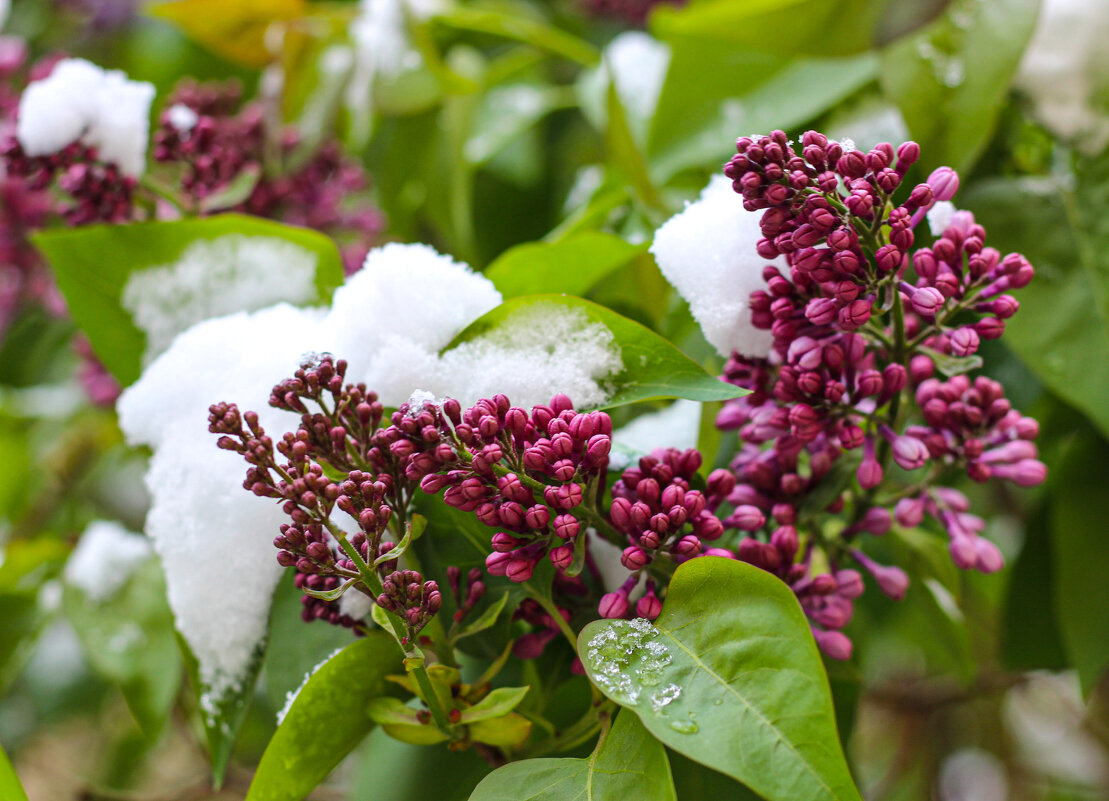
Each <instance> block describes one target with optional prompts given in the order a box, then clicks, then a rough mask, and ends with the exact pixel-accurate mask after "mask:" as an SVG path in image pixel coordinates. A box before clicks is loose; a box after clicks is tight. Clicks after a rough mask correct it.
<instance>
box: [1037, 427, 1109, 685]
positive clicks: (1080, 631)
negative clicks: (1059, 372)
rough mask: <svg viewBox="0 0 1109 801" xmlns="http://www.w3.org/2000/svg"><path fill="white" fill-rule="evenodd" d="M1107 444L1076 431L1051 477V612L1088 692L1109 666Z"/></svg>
mask: <svg viewBox="0 0 1109 801" xmlns="http://www.w3.org/2000/svg"><path fill="white" fill-rule="evenodd" d="M1106 464H1109V443H1106V442H1105V441H1104V440H1102V439H1101V438H1099V437H1096V436H1092V435H1088V436H1079V437H1076V438H1075V441H1074V442H1073V443H1072V444H1071V446H1070V448H1068V451H1067V454H1066V459H1065V461H1063V463H1062V464H1057V465H1055V473H1054V475H1052V476H1051V485H1050V498H1051V529H1052V537H1051V539H1052V545H1053V546H1054V551H1055V560H1054V562H1055V563H1054V568H1055V611H1056V614H1057V615H1058V619H1059V629H1060V631H1061V633H1062V635H1063V644H1064V645H1065V646H1066V649H1067V652H1068V654H1069V655H1070V658H1071V662H1072V663H1073V664H1074V666H1075V667H1076V668H1077V670H1078V676H1079V679H1081V681H1082V687H1083V689H1084V690H1086V691H1087V692H1089V691H1090V690H1091V689H1092V688H1093V687H1094V685H1095V684H1096V683H1097V680H1098V678H1099V677H1100V676H1101V675H1102V673H1104V671H1105V670H1106V668H1109V582H1107V581H1106V580H1105V576H1106V575H1109V549H1107V548H1106V547H1105V537H1106V529H1107V528H1109V522H1107V521H1109V493H1107V492H1106V491H1105V466H1106Z"/></svg>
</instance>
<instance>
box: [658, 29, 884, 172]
mask: <svg viewBox="0 0 1109 801" xmlns="http://www.w3.org/2000/svg"><path fill="white" fill-rule="evenodd" d="M668 43H669V45H670V48H671V51H672V53H673V55H672V58H671V63H670V71H669V73H668V74H667V77H666V81H665V83H664V84H663V88H662V93H661V95H660V97H659V103H658V111H657V112H656V114H655V117H654V120H653V122H652V127H651V133H650V138H649V140H648V148H647V152H648V156H649V157H650V163H651V169H652V172H653V174H654V176H655V178H656V180H658V181H665V180H667V179H668V178H669V177H670V176H672V175H674V174H675V173H677V172H679V171H680V170H683V169H687V168H690V167H701V168H710V167H711V168H712V169H714V170H715V169H719V166H720V164H722V163H723V162H725V161H727V159H728V158H729V157H730V156H732V155H734V154H735V140H736V137H737V136H741V135H745V134H749V133H752V132H769V131H771V130H773V129H775V128H781V129H783V130H790V129H792V128H794V127H796V126H799V125H801V124H802V123H805V122H808V121H809V120H812V119H813V118H814V117H816V116H818V115H820V114H822V113H823V112H825V111H827V110H828V109H830V108H832V107H833V106H834V105H836V104H837V103H839V102H840V101H841V100H843V99H844V98H845V97H847V96H848V95H850V94H852V93H854V92H856V91H858V90H859V89H860V88H861V87H863V86H864V85H866V84H867V83H869V82H871V81H872V80H874V78H875V77H876V76H877V73H878V59H877V58H876V57H875V56H874V54H873V53H864V54H862V55H858V56H850V57H846V58H823V59H797V60H793V59H791V58H789V57H788V56H783V55H775V54H768V53H757V52H753V51H750V50H746V49H740V48H736V47H734V46H733V45H731V44H728V43H721V42H715V41H706V40H705V39H702V38H699V37H688V36H672V37H670V38H669V40H668ZM736 75H742V76H743V80H736Z"/></svg>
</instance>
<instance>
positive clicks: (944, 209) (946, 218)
mask: <svg viewBox="0 0 1109 801" xmlns="http://www.w3.org/2000/svg"><path fill="white" fill-rule="evenodd" d="M958 211H959V210H958V209H957V208H955V204H954V203H952V202H951V201H950V200H938V201H936V203H935V205H933V206H932V208H930V209H929V210H928V228H929V230H930V231H931V232H932V236H942V235H943V232H944V231H946V230H947V226H949V225H950V224H951V218H952V217H954V216H955V214H956V212H958Z"/></svg>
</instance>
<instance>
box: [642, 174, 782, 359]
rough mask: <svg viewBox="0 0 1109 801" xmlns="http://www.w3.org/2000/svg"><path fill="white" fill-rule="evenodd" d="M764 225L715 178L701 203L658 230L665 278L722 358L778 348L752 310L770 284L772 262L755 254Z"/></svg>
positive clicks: (654, 249)
mask: <svg viewBox="0 0 1109 801" xmlns="http://www.w3.org/2000/svg"><path fill="white" fill-rule="evenodd" d="M760 219H761V214H759V213H758V212H750V211H747V210H746V209H744V208H743V198H741V197H740V196H739V195H738V194H736V193H735V191H734V190H733V189H732V182H731V181H729V180H728V179H727V178H726V177H724V176H723V175H714V176H713V177H712V179H711V180H710V181H709V184H708V186H706V187H705V189H704V191H703V192H701V197H700V198H698V199H697V200H696V201H695V202H693V203H690V204H688V205H687V206H686V208H685V210H684V211H682V212H681V213H679V214H676V215H675V216H673V217H671V218H670V219H669V220H667V222H666V223H665V224H664V225H663V226H662V227H661V228H659V229H658V231H657V232H656V233H655V241H654V244H652V245H651V253H653V254H654V257H655V260H656V261H657V262H658V266H659V269H660V270H662V274H663V275H664V276H665V277H666V280H667V281H669V282H670V283H671V284H673V286H674V288H675V289H677V290H678V292H679V294H681V296H682V297H683V298H685V300H686V301H687V302H688V303H689V310H690V311H691V312H692V313H693V318H694V319H695V320H696V321H697V323H698V324H699V325H700V326H701V330H702V331H703V332H704V334H705V339H707V340H708V341H709V343H710V344H712V346H713V347H715V348H716V350H717V351H718V352H719V353H720V355H721V356H729V355H731V353H732V351H733V350H735V351H738V352H739V353H741V354H743V355H744V356H751V357H763V356H766V355H767V354H768V353H770V347H771V345H772V344H773V337H772V336H771V334H770V332H769V331H763V330H761V329H758V328H755V326H754V325H752V323H751V310H750V308H749V306H748V300H749V298H750V296H751V293H752V292H754V291H755V290H756V289H762V288H764V287H765V284H766V282H765V281H763V278H762V269H763V267H764V266H765V265H766V264H767V263H768V262H767V260H766V259H764V258H763V257H762V256H760V255H759V254H758V253H757V252H756V250H755V246H756V244H757V243H758V241H759V239H761V238H762V232H761V230H760V229H759V220H760Z"/></svg>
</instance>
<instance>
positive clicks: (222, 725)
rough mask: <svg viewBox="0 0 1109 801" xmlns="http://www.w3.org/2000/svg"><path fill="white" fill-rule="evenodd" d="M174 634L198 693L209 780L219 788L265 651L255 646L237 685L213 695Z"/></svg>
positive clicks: (190, 654)
mask: <svg viewBox="0 0 1109 801" xmlns="http://www.w3.org/2000/svg"><path fill="white" fill-rule="evenodd" d="M174 633H175V635H176V637H177V647H178V649H179V650H180V651H181V656H182V659H183V660H184V662H185V672H186V673H187V674H188V676H189V681H190V683H191V684H192V686H193V687H194V688H195V690H196V694H197V695H198V696H199V700H200V704H199V706H200V709H199V715H200V722H201V725H202V726H203V728H204V737H205V740H207V742H208V762H209V764H210V765H211V767H212V783H213V785H215V787H216V789H219V788H220V787H221V786H222V785H223V777H224V775H225V774H226V773H227V763H228V762H229V761H230V760H231V753H232V752H233V751H234V750H235V743H236V741H237V740H238V738H239V730H240V729H241V728H242V726H243V721H245V720H246V713H247V711H248V710H249V708H250V700H251V698H252V697H253V695H254V685H255V684H256V683H257V681H258V673H259V672H260V671H261V669H262V662H263V658H264V657H265V654H266V643H265V642H261V643H259V644H258V645H257V646H256V647H255V650H254V653H253V654H252V656H251V660H250V664H249V665H248V667H247V670H246V672H245V673H244V674H243V676H242V677H241V678H240V679H239V684H238V686H237V687H234V688H231V689H226V690H225V691H224V692H223V694H222V695H221V696H219V697H218V698H217V697H215V696H213V695H212V694H211V688H210V687H208V686H207V685H206V684H204V682H203V681H201V679H200V665H199V663H198V662H197V661H196V656H195V655H194V654H193V652H192V649H190V648H189V644H188V643H187V642H185V638H184V637H182V636H181V633H180V632H174Z"/></svg>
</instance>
